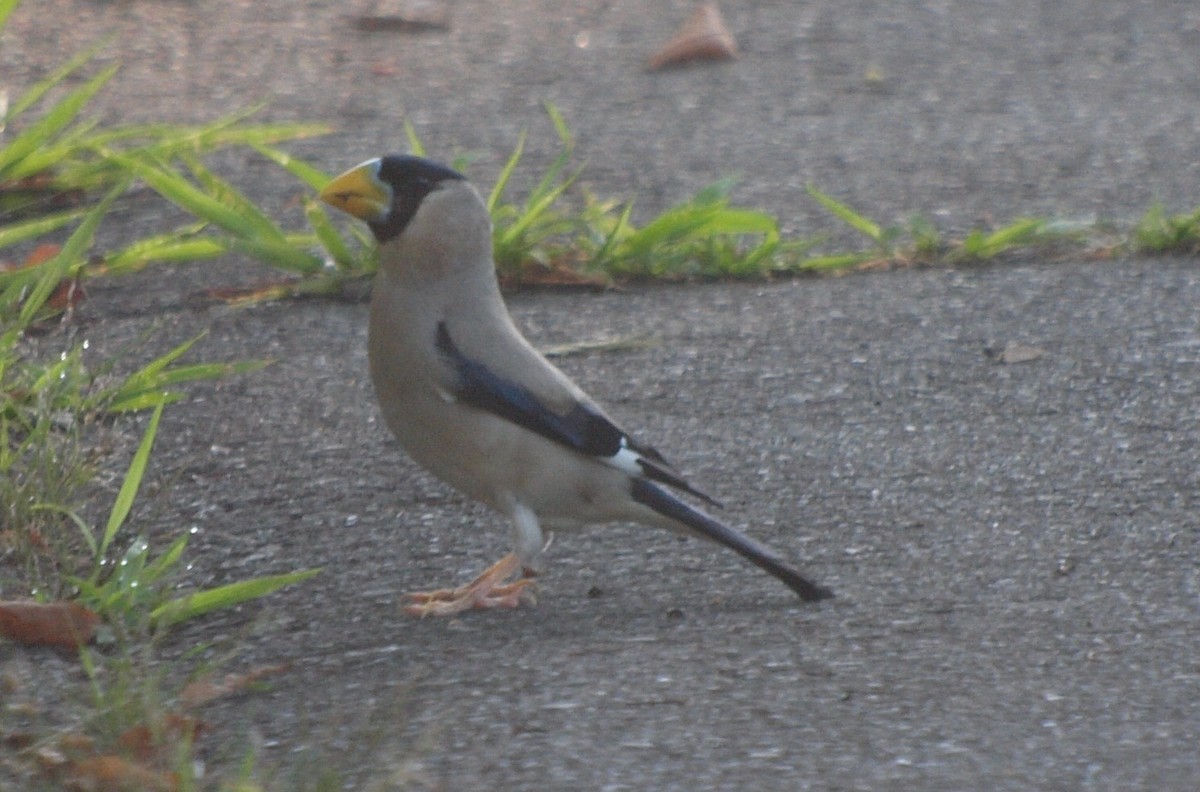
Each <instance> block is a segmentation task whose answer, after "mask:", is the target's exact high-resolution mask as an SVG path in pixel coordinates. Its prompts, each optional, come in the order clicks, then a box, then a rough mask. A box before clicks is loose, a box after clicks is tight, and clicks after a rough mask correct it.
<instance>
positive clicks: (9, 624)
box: [0, 601, 100, 649]
mask: <svg viewBox="0 0 1200 792" xmlns="http://www.w3.org/2000/svg"><path fill="white" fill-rule="evenodd" d="M99 624H100V617H99V616H97V615H96V614H95V613H94V612H93V611H90V610H88V609H87V608H85V607H83V606H82V605H80V604H79V603H78V602H46V603H43V602H3V601H0V636H4V637H5V638H8V639H9V640H10V641H16V642H17V643H21V644H25V645H26V646H53V647H55V648H58V649H78V648H79V647H81V646H83V645H84V644H86V643H88V642H89V641H91V640H92V637H93V636H94V635H95V634H96V627H97V626H98V625H99Z"/></svg>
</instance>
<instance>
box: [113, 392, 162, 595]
mask: <svg viewBox="0 0 1200 792" xmlns="http://www.w3.org/2000/svg"><path fill="white" fill-rule="evenodd" d="M163 406H164V403H163V402H160V403H159V404H158V406H157V407H155V408H154V413H153V414H152V415H151V416H150V423H149V424H148V425H147V426H146V431H145V432H143V433H142V442H141V443H139V444H138V448H137V451H135V452H134V454H133V461H132V462H130V463H129V470H128V471H127V472H126V473H125V480H124V481H122V482H121V489H120V491H119V492H118V493H117V498H116V500H115V501H113V507H112V511H111V512H109V515H108V523H107V524H106V525H105V527H104V536H103V537H102V538H101V540H100V552H99V553H98V554H97V557H96V560H97V563H98V562H99V561H100V560H102V559H103V557H104V554H105V553H106V552H108V547H109V545H111V544H112V540H113V537H115V536H116V535H117V531H118V530H119V529H120V527H121V526H122V525H124V524H125V520H126V518H128V517H129V512H130V510H131V509H132V508H133V501H134V499H135V498H136V497H137V492H138V488H139V487H141V485H142V477H143V476H144V475H145V473H146V466H147V465H148V464H149V461H150V449H151V448H152V447H153V446H154V436H155V435H156V434H157V433H158V422H159V419H160V418H162V412H163ZM97 571H99V567H97Z"/></svg>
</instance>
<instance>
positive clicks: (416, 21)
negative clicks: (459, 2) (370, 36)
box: [354, 0, 450, 33]
mask: <svg viewBox="0 0 1200 792" xmlns="http://www.w3.org/2000/svg"><path fill="white" fill-rule="evenodd" d="M354 27H356V28H358V29H359V30H361V31H363V32H365V33H425V32H429V31H440V30H449V29H450V13H449V11H448V10H447V8H446V6H445V5H444V4H442V3H429V2H423V1H422V0H379V2H378V3H376V4H375V9H374V12H373V13H370V14H359V15H358V16H356V17H354Z"/></svg>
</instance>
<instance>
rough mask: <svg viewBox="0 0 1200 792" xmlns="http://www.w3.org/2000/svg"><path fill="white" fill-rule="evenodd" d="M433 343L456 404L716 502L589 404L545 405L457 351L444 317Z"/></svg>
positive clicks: (516, 385)
mask: <svg viewBox="0 0 1200 792" xmlns="http://www.w3.org/2000/svg"><path fill="white" fill-rule="evenodd" d="M436 346H437V350H438V353H439V354H440V355H441V357H442V359H443V360H444V361H445V362H446V363H447V364H448V365H449V366H450V368H451V369H452V370H453V372H454V375H455V382H454V384H453V387H452V390H451V393H452V395H453V396H454V398H455V399H457V400H458V401H459V402H461V403H462V404H468V405H470V406H472V407H475V408H476V409H479V410H483V411H485V412H489V413H491V414H493V415H496V416H498V417H500V418H503V419H504V420H506V421H510V422H512V423H514V424H516V425H518V426H520V427H522V428H524V429H528V430H529V431H531V432H534V433H535V434H538V435H541V436H542V437H544V438H546V439H548V440H552V441H553V442H555V443H559V444H560V445H563V446H566V447H567V448H570V449H572V450H574V451H577V452H578V453H580V454H584V455H587V456H590V457H594V458H596V459H598V460H600V461H603V462H605V463H607V464H610V465H612V466H614V467H616V468H618V469H621V470H624V471H625V472H627V473H629V474H630V475H631V476H634V477H638V478H646V479H650V480H651V481H657V482H660V483H662V484H666V485H668V486H671V487H675V488H676V489H679V490H681V491H683V492H686V493H688V494H690V495H694V496H696V497H698V498H700V499H702V500H703V501H705V502H706V503H709V504H712V505H714V506H720V503H719V502H717V501H716V500H715V499H713V498H712V497H710V496H708V495H706V494H705V493H703V492H701V491H700V490H697V489H696V488H695V487H693V486H692V485H690V484H688V482H687V481H686V480H684V478H683V476H681V475H680V474H679V473H678V472H677V471H676V470H675V469H674V468H672V467H671V465H670V463H668V462H667V460H666V459H664V458H663V455H662V454H660V453H659V452H658V451H656V450H655V449H654V448H651V447H650V446H647V445H642V444H639V443H636V442H635V441H634V440H633V439H632V438H631V437H630V436H629V435H628V434H627V433H626V432H625V431H624V430H622V429H621V428H620V427H619V426H617V425H616V424H614V423H613V422H612V420H610V419H609V418H608V416H606V415H605V414H604V413H603V412H601V411H600V409H599V408H598V407H596V406H595V405H594V404H590V403H589V402H586V401H581V400H578V399H575V400H573V401H572V404H571V408H570V409H569V410H568V411H566V412H559V411H556V410H554V409H551V408H550V407H549V406H548V405H546V404H545V402H544V401H543V400H541V399H539V398H538V396H537V394H535V393H534V392H533V391H531V390H530V389H529V388H527V387H525V386H524V385H522V384H521V383H519V382H516V381H515V380H513V379H511V378H508V377H505V376H502V375H500V374H498V373H496V372H495V371H493V370H491V369H490V368H488V366H487V365H486V364H484V363H482V362H481V361H479V360H474V359H472V358H470V357H468V356H466V355H465V354H463V353H462V351H461V350H459V348H458V346H457V345H456V344H455V343H454V339H453V338H451V337H450V331H449V330H448V329H447V327H446V323H445V322H441V323H439V324H438V327H437V338H436Z"/></svg>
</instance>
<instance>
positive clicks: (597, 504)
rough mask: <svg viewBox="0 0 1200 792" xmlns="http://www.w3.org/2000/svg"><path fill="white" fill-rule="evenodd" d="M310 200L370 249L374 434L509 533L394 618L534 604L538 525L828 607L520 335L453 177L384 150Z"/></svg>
mask: <svg viewBox="0 0 1200 792" xmlns="http://www.w3.org/2000/svg"><path fill="white" fill-rule="evenodd" d="M318 197H319V198H320V199H321V200H322V201H323V202H325V203H326V204H328V205H330V206H333V207H335V208H337V209H340V210H342V211H344V212H346V213H348V214H350V215H351V216H353V217H356V218H358V219H360V220H363V221H365V222H366V224H367V226H368V228H369V229H370V231H371V233H372V235H373V236H374V238H375V241H376V243H377V252H378V270H377V272H376V274H375V276H374V282H373V284H372V287H371V299H370V310H369V323H368V334H367V337H368V340H367V352H368V354H367V357H368V364H369V369H370V375H371V381H372V384H373V386H374V390H375V394H376V397H377V398H378V401H379V405H380V408H381V411H382V414H383V417H384V420H385V422H386V424H387V426H388V428H389V429H390V430H391V432H392V434H393V435H394V436H395V438H396V439H397V440H398V441H399V443H400V445H401V446H402V447H403V449H404V450H405V451H406V452H407V453H408V455H409V456H410V457H411V458H412V459H413V460H415V461H416V462H417V463H418V464H419V465H420V466H422V467H424V468H425V469H426V470H428V471H430V472H432V473H433V474H434V475H435V476H437V477H438V478H440V479H442V480H443V481H445V482H447V483H449V484H450V485H451V486H453V487H454V488H456V489H458V490H459V491H461V492H463V493H465V494H466V495H467V496H468V497H470V498H472V499H474V500H477V501H480V502H482V503H484V504H486V505H488V506H490V507H491V508H492V509H494V510H496V511H498V512H500V513H501V514H502V515H504V516H505V517H507V518H508V520H509V522H510V523H511V526H512V552H510V553H508V554H507V555H505V556H504V557H503V558H501V559H500V560H499V561H497V562H496V563H495V564H493V565H492V566H491V567H489V568H488V569H487V570H485V571H484V572H483V573H482V574H480V575H479V576H478V577H476V578H475V579H474V580H472V581H470V582H469V583H467V584H465V585H462V586H458V587H452V588H445V589H437V590H434V591H426V592H414V593H411V594H406V595H404V597H403V601H404V602H405V605H404V611H405V612H406V613H408V614H411V615H416V616H452V615H454V614H458V613H462V612H464V611H467V610H471V609H486V608H498V607H503V608H512V607H517V606H519V605H520V604H522V603H523V602H527V601H529V600H532V599H534V598H535V597H534V590H533V589H530V586H531V585H533V579H532V578H533V576H534V575H536V571H537V569H538V560H539V557H540V555H541V553H542V551H543V549H544V548H545V546H546V542H545V538H544V533H543V528H546V529H551V530H561V529H573V528H580V527H583V526H586V525H593V524H607V523H614V522H628V523H636V524H641V525H647V526H651V527H661V528H665V529H667V530H670V531H673V532H676V533H680V534H685V535H690V536H695V537H701V538H703V539H707V540H710V541H712V542H716V543H717V544H719V545H723V546H725V547H727V548H729V549H731V550H733V551H734V552H736V553H738V554H739V555H741V556H742V557H744V558H745V559H747V560H748V561H749V562H750V563H752V564H755V565H756V566H758V567H760V568H761V569H763V570H765V571H766V572H768V573H770V574H771V575H774V576H775V577H776V578H778V579H779V580H780V581H782V582H783V583H784V584H785V585H787V586H788V587H789V588H790V589H791V590H792V591H794V592H795V593H796V594H798V595H799V596H800V598H801V599H803V600H805V601H809V602H816V601H819V600H823V599H826V598H829V597H832V596H833V592H832V591H830V590H829V589H827V588H825V587H822V586H819V585H817V584H814V583H812V582H810V581H809V580H807V579H806V578H805V577H803V576H802V575H801V574H800V573H799V572H798V571H796V569H794V568H793V567H792V566H791V565H789V564H788V563H787V562H786V561H785V560H784V559H783V557H782V556H781V555H780V554H778V553H777V552H775V551H774V550H772V549H770V548H768V547H766V546H765V545H763V544H761V543H759V542H758V541H756V540H754V539H752V538H750V537H749V536H746V535H744V534H743V533H741V532H739V531H737V530H736V529H734V528H731V527H730V526H728V525H726V524H725V523H723V522H721V521H720V520H718V519H716V518H715V517H713V516H712V515H710V514H709V513H708V512H707V511H704V510H703V509H702V508H699V507H697V506H693V505H691V504H689V503H688V502H687V501H686V500H685V497H687V498H692V499H695V500H697V501H699V502H701V503H702V504H704V506H706V507H710V508H719V507H720V503H719V502H718V501H717V500H716V499H715V498H713V497H711V496H709V495H707V494H705V493H704V492H702V491H700V490H699V489H697V488H696V487H694V486H692V485H691V484H690V483H688V481H687V480H686V479H685V478H684V476H683V475H682V474H681V473H679V472H678V471H677V470H676V469H675V468H674V467H672V466H671V464H670V463H668V462H667V460H666V458H664V457H663V455H662V454H661V453H659V452H658V451H657V450H655V449H654V448H653V447H652V446H650V445H647V444H645V443H643V442H641V441H640V440H638V439H636V438H635V437H634V436H633V435H631V434H630V433H629V432H626V431H625V430H624V429H622V428H621V427H620V426H619V425H618V424H617V423H616V422H615V421H614V420H613V419H612V418H610V417H609V415H608V414H607V413H606V412H605V411H604V410H603V409H602V408H601V407H600V406H599V405H598V404H597V403H596V402H595V401H593V400H592V399H591V398H590V397H589V396H588V395H587V394H586V393H584V392H583V390H582V389H581V388H580V387H579V386H578V385H576V384H575V383H574V382H572V381H571V380H570V379H569V378H568V377H567V376H566V375H565V374H564V373H563V372H562V371H560V370H559V369H558V368H557V367H555V366H554V365H553V364H552V363H550V362H549V361H548V360H547V359H546V358H545V357H544V356H543V355H542V354H541V353H540V352H538V350H537V349H535V348H534V346H533V345H532V344H530V342H529V341H528V340H526V339H525V337H524V336H523V335H522V334H521V332H520V330H518V328H517V326H516V324H515V323H514V321H513V319H512V317H511V316H510V314H509V312H508V309H507V307H506V305H505V302H504V298H503V295H502V293H501V290H500V285H499V281H498V279H497V275H496V267H495V263H494V259H493V250H492V223H491V217H490V215H489V212H488V209H487V206H486V204H485V203H484V201H483V199H482V198H481V196H480V194H479V192H478V191H477V190H476V189H475V187H474V186H472V184H471V183H470V182H469V181H468V180H467V179H466V178H465V177H464V176H463V175H462V174H461V173H459V172H458V171H456V170H454V169H452V168H450V167H448V166H446V165H444V164H441V163H439V162H436V161H433V160H430V159H426V158H424V157H419V156H415V155H407V154H390V155H386V156H382V157H377V158H375V159H371V160H368V161H366V162H364V163H362V164H360V165H358V166H356V167H354V168H351V169H350V170H348V171H346V172H345V173H342V174H341V175H339V176H336V177H334V178H333V179H332V180H330V181H329V182H328V183H327V184H326V186H325V187H324V188H322V189H321V190H320V191H319V193H318Z"/></svg>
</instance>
